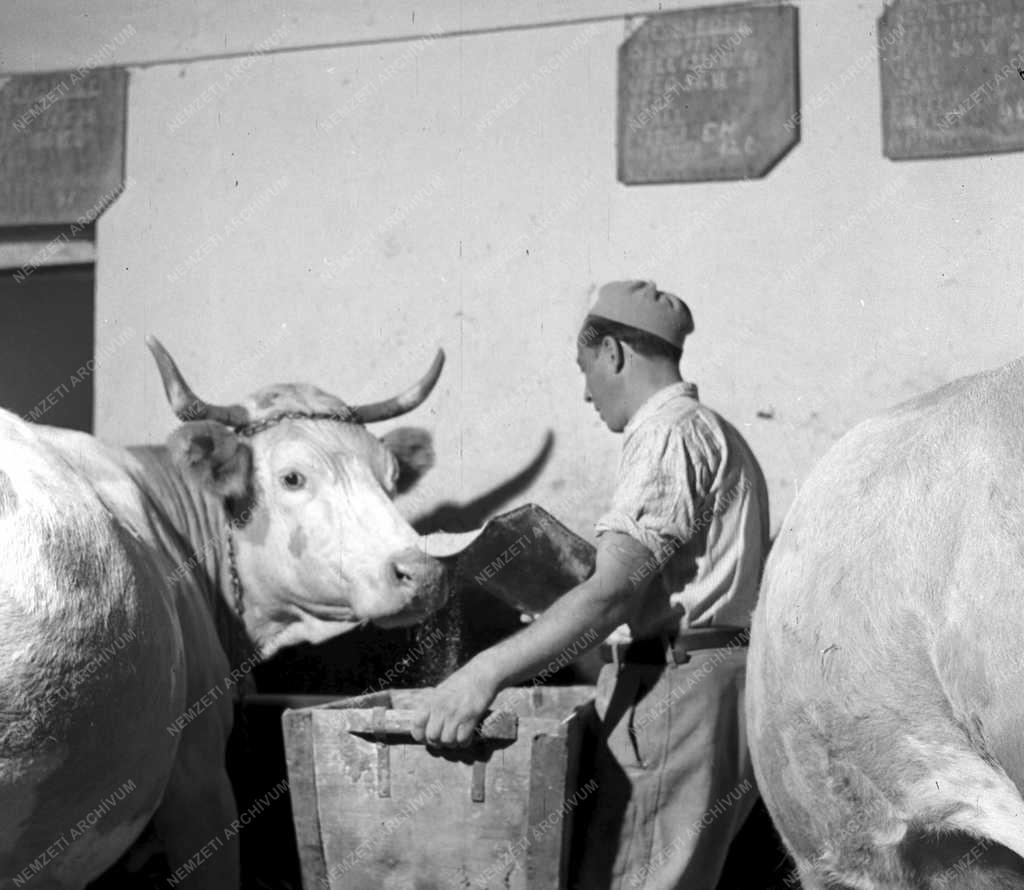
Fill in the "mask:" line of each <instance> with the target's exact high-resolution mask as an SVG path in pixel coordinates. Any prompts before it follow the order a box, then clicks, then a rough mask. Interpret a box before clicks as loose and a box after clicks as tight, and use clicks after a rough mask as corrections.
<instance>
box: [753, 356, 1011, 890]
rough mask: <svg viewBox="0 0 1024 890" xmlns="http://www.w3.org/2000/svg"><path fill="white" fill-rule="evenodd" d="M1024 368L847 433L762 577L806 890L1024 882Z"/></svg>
mask: <svg viewBox="0 0 1024 890" xmlns="http://www.w3.org/2000/svg"><path fill="white" fill-rule="evenodd" d="M1022 641H1024V364H1022V362H1021V361H1017V362H1014V363H1012V364H1011V365H1008V366H1006V367H1005V368H1002V369H999V370H997V371H993V372H989V373H985V374H979V375H977V376H974V377H970V378H965V379H963V380H959V381H956V382H955V383H953V384H950V385H948V386H946V387H943V388H941V389H939V390H937V391H936V392H933V393H930V394H928V395H925V396H923V397H921V398H918V399H916V400H914V401H911V402H909V403H907V404H905V405H902V406H900V407H898V408H896V409H894V410H892V411H890V412H889V413H887V414H885V415H883V416H881V417H878V418H875V419H873V420H870V421H867V422H865V423H863V424H861V425H860V426H858V427H856V428H855V429H854V430H853V431H851V432H850V433H849V434H847V435H846V436H845V437H844V438H843V439H842V440H841V441H840V442H838V443H837V444H836V446H835V447H834V448H833V449H832V450H831V451H830V452H829V454H828V455H826V457H825V458H824V459H823V460H822V461H821V463H820V464H819V465H818V466H817V467H816V468H815V470H814V472H813V473H812V474H811V476H810V478H809V479H808V480H807V482H806V484H805V485H804V486H803V487H802V488H801V490H800V493H799V495H798V497H797V499H796V501H795V503H794V504H793V507H792V509H791V510H790V512H789V514H788V515H787V517H786V519H785V521H784V523H783V529H782V530H781V532H780V535H779V538H778V540H777V541H776V543H775V546H774V549H773V551H772V554H771V556H770V558H769V561H768V563H767V565H766V568H765V577H764V582H763V586H762V591H761V601H760V604H759V606H758V608H757V611H756V614H755V617H754V625H753V631H752V641H751V647H750V657H749V663H748V706H747V707H748V718H749V734H750V745H751V751H752V755H753V759H754V764H755V767H756V772H757V777H758V782H759V784H760V788H761V792H762V794H763V795H764V798H765V801H766V803H767V805H768V808H769V810H770V812H771V813H772V816H773V818H774V820H775V822H776V825H777V827H778V828H779V831H780V833H781V834H782V836H783V838H784V840H785V841H786V844H787V846H788V847H789V849H790V851H791V852H792V854H793V856H794V858H795V860H796V862H797V865H798V868H799V871H800V876H801V878H802V880H803V882H804V886H805V887H809V888H831V890H840V888H864V890H882V888H886V890H903V888H936V890H937V888H947V887H948V888H953V887H957V888H960V887H969V888H983V887H984V888H990V887H991V888H996V887H1000V888H1020V887H1024V859H1022V858H1021V857H1024V798H1022V795H1021V789H1022V788H1024V705H1022V698H1021V695H1022V692H1021V690H1022V689H1024V658H1022V657H1021V648H1022Z"/></svg>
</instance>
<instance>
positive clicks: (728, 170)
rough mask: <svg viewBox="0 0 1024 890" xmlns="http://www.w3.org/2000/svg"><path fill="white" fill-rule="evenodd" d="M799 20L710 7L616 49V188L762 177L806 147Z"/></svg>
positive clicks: (653, 26) (783, 12) (774, 10)
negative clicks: (618, 185) (791, 153)
mask: <svg viewBox="0 0 1024 890" xmlns="http://www.w3.org/2000/svg"><path fill="white" fill-rule="evenodd" d="M796 47H797V11H796V8H795V7H792V6H785V5H779V6H765V7H752V6H736V5H730V6H707V7H701V8H700V9H690V10H685V11H681V12H672V13H666V14H663V15H655V16H651V17H650V18H648V19H647V20H646V21H645V22H644V23H643V24H642V25H641V26H640V27H639V28H638V29H637V31H636V32H635V33H634V34H632V35H631V36H630V37H629V39H628V40H626V42H625V43H623V44H622V46H620V47H619V122H618V129H619V134H618V154H619V158H618V166H619V180H620V181H621V182H624V183H627V184H635V183H649V182H692V181H699V180H708V179H743V178H747V177H759V176H764V175H765V174H766V173H767V172H768V171H769V170H770V169H771V168H772V167H773V166H774V165H775V163H776V162H777V161H778V160H779V159H780V158H781V157H782V156H783V155H784V154H785V153H786V152H787V151H789V149H790V148H792V147H793V145H795V144H796V143H797V141H799V139H800V119H799V114H798V113H797V105H798V97H797V84H798V80H797V50H796Z"/></svg>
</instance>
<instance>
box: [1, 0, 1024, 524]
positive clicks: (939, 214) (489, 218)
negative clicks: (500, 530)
mask: <svg viewBox="0 0 1024 890" xmlns="http://www.w3.org/2000/svg"><path fill="white" fill-rule="evenodd" d="M176 5H177V4H167V5H166V6H165V7H164V8H165V9H166V10H169V11H168V12H166V13H165V14H166V15H167V20H166V21H165V22H164V25H165V26H166V27H167V28H168V29H169V30H168V32H167V38H166V40H167V45H166V50H167V53H166V54H168V55H173V54H175V53H178V54H181V53H182V52H183V51H185V50H187V49H188V47H189V46H190V45H191V43H190V41H191V42H192V43H195V44H196V45H197V46H198V47H199V49H205V48H206V46H205V43H204V41H206V42H209V34H207V33H206V32H204V33H203V35H202V36H201V37H200V36H197V35H196V23H195V21H194V20H192V19H190V18H189V15H188V12H187V10H185V4H181V6H182V10H181V19H180V22H177V21H176V20H175V19H174V15H173V12H174V7H175V6H176ZM402 5H403V4H389V6H388V9H389V10H392V7H396V6H402ZM693 5H696V4H693ZM318 6H319V5H318ZM322 6H323V7H324V8H326V7H327V4H322ZM496 6H497V5H496V4H495V7H496ZM583 6H586V4H582V3H575V4H574V8H576V9H577V11H578V8H580V7H583ZM593 6H594V7H595V9H597V11H601V12H606V11H607V4H602V5H601V6H600V8H599V9H598V4H596V3H595V4H593ZM36 8H37V9H38V8H39V4H36ZM191 8H192V7H191V4H189V5H188V9H191ZM258 8H259V7H257V9H258ZM360 8H362V7H360ZM443 8H444V9H445V10H447V12H448V16H447V19H446V20H445V21H446V24H449V25H450V24H451V23H453V22H455V21H456V20H457V10H458V9H459V8H460V7H458V6H456V5H454V4H451V5H449V4H445V5H444V7H443ZM626 8H628V7H626V6H624V5H623V6H621V7H620V9H626ZM407 11H408V12H409V13H410V14H411V13H412V12H414V7H413V6H412V4H409V5H408V7H407ZM321 12H322V10H321ZM879 12H880V5H876V4H874V3H868V4H855V3H852V2H848V0H844V2H842V3H809V4H806V5H805V6H804V7H803V8H801V10H800V16H801V27H800V30H801V38H802V40H801V51H800V58H801V82H802V93H803V102H804V105H803V108H804V114H805V118H804V127H803V141H802V143H801V144H799V145H798V146H797V147H796V148H795V149H794V150H793V151H792V152H791V153H790V155H789V156H788V157H786V158H785V159H784V160H783V161H782V162H781V164H780V165H779V166H778V167H777V168H776V169H775V170H774V171H773V172H772V173H771V174H770V175H769V176H768V177H767V178H766V179H764V180H761V181H756V182H752V183H748V184H735V183H734V184H729V183H712V184H686V185H673V186H645V187H631V188H627V187H624V186H622V185H619V184H618V183H617V182H616V179H615V147H614V134H615V95H616V70H615V61H616V48H617V46H618V45H619V43H620V42H621V41H622V40H623V39H624V36H625V34H626V33H627V32H626V29H627V27H628V26H627V24H626V23H625V22H624V21H623V20H613V21H603V22H596V23H589V24H588V23H579V24H575V25H568V26H560V27H548V28H543V29H526V30H514V31H505V32H502V33H490V34H480V35H474V36H467V37H458V38H445V37H440V38H438V37H435V36H431V34H430V33H429V32H428V34H427V36H421V37H419V38H416V39H411V40H407V41H404V42H391V43H370V44H367V45H364V46H350V47H345V48H338V49H321V50H316V51H307V52H301V53H281V54H266V55H262V56H259V57H258V58H248V59H243V60H238V59H228V60H219V61H216V60H213V61H193V62H189V63H183V64H166V65H156V66H153V67H144V68H135V69H133V70H132V74H131V85H130V100H129V101H130V107H129V126H128V151H127V174H128V176H129V177H131V179H132V185H131V187H130V188H129V189H128V191H127V193H126V194H125V195H123V196H122V198H121V199H120V200H119V201H118V202H117V204H116V205H115V206H114V207H113V208H112V209H111V210H110V211H108V212H107V213H106V214H105V215H104V216H103V217H102V218H101V220H100V221H99V225H98V269H97V276H98V277H97V304H96V315H97V350H98V352H100V353H101V354H102V353H103V350H104V347H105V345H106V344H113V343H117V344H119V345H118V346H117V348H116V349H115V350H114V351H113V352H112V354H111V355H110V357H109V358H108V359H107V360H106V361H105V362H103V363H102V364H101V365H100V367H99V369H98V372H97V399H98V407H97V417H96V429H97V431H98V433H99V434H100V435H101V436H104V437H106V438H108V439H111V440H114V441H118V442H133V441H141V440H146V441H153V440H159V439H161V438H162V437H163V436H165V435H166V433H167V432H168V431H169V430H170V429H171V427H172V421H171V417H170V416H169V412H168V410H167V409H166V407H165V405H164V402H163V396H162V393H161V391H160V387H159V382H158V377H157V374H156V371H155V368H154V367H153V366H152V362H151V359H150V358H149V356H148V354H147V353H146V351H145V349H144V347H143V345H142V343H141V339H140V337H141V335H142V334H143V333H145V332H152V333H155V334H157V335H158V336H160V337H161V338H162V339H163V340H164V342H165V344H166V345H167V346H168V347H169V348H170V349H171V350H172V352H173V353H174V354H175V355H176V356H177V357H178V359H179V362H180V364H181V366H182V368H183V369H184V370H185V372H186V374H187V375H188V377H189V378H190V379H191V380H192V381H193V383H194V385H195V386H196V388H197V389H198V390H199V391H200V392H201V393H203V394H204V395H206V396H207V397H209V398H212V399H218V400H221V399H223V400H227V399H230V398H232V397H233V396H236V395H238V394H240V393H241V392H243V391H245V390H247V389H250V388H254V387H256V386H258V385H262V384H265V383H269V382H274V381H278V380H292V379H302V380H310V381H314V382H316V383H318V384H320V385H322V386H323V387H325V388H327V389H330V390H332V391H335V392H337V393H338V394H340V395H342V396H343V397H345V398H347V399H349V400H353V401H358V400H365V399H373V398H377V397H379V396H381V395H383V394H389V393H390V392H391V391H392V390H396V389H398V388H400V387H402V386H404V385H406V384H407V383H408V382H409V381H410V380H412V379H413V378H414V377H416V376H417V375H418V374H419V373H420V371H421V370H422V369H423V368H425V367H426V365H427V364H428V362H429V360H430V358H431V355H432V353H433V351H434V349H435V348H436V347H437V346H444V348H445V349H446V350H447V352H448V365H447V368H446V370H445V374H444V376H443V378H442V384H441V385H440V387H439V389H438V391H437V393H436V394H435V395H434V396H433V397H432V398H431V400H430V402H429V403H428V407H426V408H424V409H421V410H420V412H419V413H418V416H417V417H416V421H417V422H420V423H422V424H424V425H426V426H429V427H431V428H432V429H433V430H434V431H435V433H436V439H437V451H438V463H439V466H438V468H437V469H436V470H435V472H434V474H433V476H432V478H431V481H430V484H429V485H427V486H425V488H424V490H423V492H422V493H421V494H420V495H417V496H411V497H410V498H409V499H408V502H407V505H406V506H407V509H408V511H409V512H410V513H411V514H414V513H417V512H422V511H423V510H424V509H426V508H427V507H429V506H431V505H432V504H434V503H436V502H438V501H441V500H455V501H458V500H462V499H467V498H471V497H473V496H474V495H476V494H478V493H480V492H481V491H483V490H485V489H487V488H488V487H490V486H492V485H494V484H496V483H498V482H500V481H501V480H502V479H503V478H505V477H506V475H507V474H508V473H509V472H510V471H512V470H514V469H516V468H518V467H519V466H521V465H522V464H524V463H525V462H526V461H527V460H528V459H529V458H530V456H531V455H532V454H533V453H534V452H535V451H536V449H538V448H539V446H540V444H541V441H542V439H543V436H544V433H545V431H546V430H548V429H551V430H553V431H554V433H555V435H556V444H555V449H554V452H553V454H552V457H551V460H550V462H549V464H548V465H547V467H546V468H545V470H544V472H543V474H542V475H541V477H540V479H539V480H538V481H537V482H536V483H535V484H534V485H533V486H532V488H531V489H530V490H529V491H528V492H527V493H526V495H525V498H521V499H520V500H522V499H530V500H534V501H537V502H539V503H541V504H542V505H545V506H548V507H549V508H550V509H552V510H553V511H554V512H555V513H556V514H558V515H559V516H561V517H562V518H564V519H565V520H566V521H567V522H568V523H569V524H571V525H573V526H574V527H577V528H579V529H580V530H582V531H584V532H586V533H588V534H589V526H590V524H591V523H592V521H593V519H594V518H595V517H596V516H597V515H598V513H599V512H600V511H601V509H602V507H603V505H604V504H605V503H606V501H607V498H608V495H609V492H610V489H611V485H612V479H613V472H614V467H615V459H616V455H617V449H618V446H619V439H618V438H617V437H615V436H613V435H612V434H610V433H608V432H607V431H606V430H605V429H604V428H603V426H602V425H601V423H600V421H599V420H598V418H597V416H596V414H595V413H594V412H593V411H592V409H591V408H590V407H589V406H587V405H585V404H584V403H583V402H582V399H581V395H582V380H581V378H580V376H579V374H578V372H577V370H576V368H575V365H574V361H573V357H574V353H573V348H572V341H573V335H574V333H575V330H576V327H577V325H578V323H579V321H580V319H581V317H582V314H583V312H584V310H585V308H586V306H587V305H588V303H589V301H590V300H591V299H592V296H593V289H594V287H595V286H596V285H597V284H599V283H601V282H602V281H604V280H607V279H612V278H618V277H634V276H645V277H652V278H654V279H655V280H656V281H657V282H658V283H659V284H661V285H662V286H663V287H666V288H669V289H672V290H675V291H676V292H677V293H679V294H680V295H682V296H683V297H684V298H685V299H686V300H687V301H688V302H689V303H690V305H691V307H692V308H693V310H694V314H695V317H696V322H697V332H696V333H695V335H694V336H693V338H692V340H691V342H690V343H689V344H688V345H687V351H686V356H685V358H684V374H685V376H687V377H688V378H690V379H694V380H696V381H697V382H698V383H699V384H700V386H701V391H702V396H703V398H704V399H705V401H707V402H708V403H709V404H711V405H712V406H714V407H716V408H718V409H719V410H720V411H721V412H722V413H723V414H724V415H725V416H727V417H728V418H730V419H731V420H732V421H733V422H734V423H735V424H736V425H737V426H738V427H739V428H740V429H741V430H742V431H743V432H744V433H745V434H746V435H747V437H748V438H749V440H750V442H751V443H752V445H753V447H754V449H755V451H756V452H757V454H758V456H759V457H760V459H761V462H762V464H763V466H764V468H765V470H766V473H767V475H768V477H769V480H770V486H771V494H772V498H773V504H772V507H773V525H774V526H776V527H777V525H778V523H779V521H780V518H781V516H782V513H783V511H784V509H785V508H786V507H787V505H788V504H789V502H790V500H791V498H792V496H793V494H794V491H795V489H796V488H797V487H798V486H799V484H800V481H801V480H802V479H803V478H805V477H806V475H807V473H808V471H809V470H810V468H811V466H812V465H813V463H814V461H815V460H816V459H817V458H818V457H820V456H821V455H822V454H823V453H824V451H825V450H826V449H827V448H828V446H829V444H830V443H831V442H832V441H834V439H835V438H836V437H838V436H839V435H840V434H841V433H842V432H843V431H844V430H846V429H847V428H848V427H849V426H850V425H851V424H853V423H855V422H856V421H858V420H859V419H861V418H863V417H865V416H867V415H869V414H871V413H873V412H876V411H878V410H880V409H881V408H882V407H884V406H886V405H889V404H891V403H893V402H896V401H899V400H902V399H905V398H907V397H909V396H912V395H913V394H915V393H917V392H920V391H922V390H925V389H928V388H930V387H932V386H934V385H936V384H938V383H940V382H942V381H945V380H947V379H949V378H951V377H954V376H957V375H960V374H963V373H966V372H969V371H972V370H975V369H979V368H984V367H988V366H991V365H994V364H998V363H1000V362H1002V361H1004V360H1006V359H1008V358H1010V357H1012V356H1014V355H1015V354H1017V353H1018V352H1019V351H1020V346H1019V343H1020V337H1021V322H1022V308H1021V282H1022V252H1021V250H1020V247H1019V244H1020V236H1019V226H1018V225H1017V223H1018V221H1019V208H1020V207H1021V205H1022V199H1024V176H1022V175H1021V174H1022V171H1024V156H1022V155H1020V154H1007V155H1002V156H992V157H979V158H970V159H963V160H944V161H928V162H915V163H907V162H904V163H893V162H891V161H888V160H886V159H885V158H883V157H882V154H881V147H880V126H879V84H878V72H877V64H876V63H875V61H874V60H873V56H872V54H873V52H874V46H875V18H876V16H877V14H878V13H879ZM148 14H152V13H148ZM129 20H130V19H126V20H125V21H129ZM397 20H398V19H397V16H396V18H395V21H397ZM403 20H404V19H403ZM322 22H323V16H322V15H321V16H319V17H311V18H309V19H308V20H306V21H305V22H302V21H296V20H295V19H294V18H289V19H282V17H281V16H280V14H279V13H276V12H273V11H271V10H270V9H269V8H268V9H267V10H266V11H265V12H264V13H259V12H257V13H253V14H252V16H248V17H247V18H246V21H245V23H244V25H240V26H239V27H240V28H243V30H244V33H245V39H246V41H248V45H253V44H255V43H258V42H260V41H261V40H262V41H263V42H264V45H265V46H272V45H276V44H274V43H272V42H271V43H267V41H274V40H275V39H276V40H277V43H281V42H282V41H283V40H284V39H285V38H284V37H283V36H281V34H282V32H281V31H280V29H281V28H283V27H286V28H287V29H288V30H287V41H289V42H291V43H295V42H299V43H302V42H306V43H317V42H320V40H321V39H323V33H324V29H323V25H322ZM122 24H123V22H122ZM374 27H375V28H377V29H378V30H380V26H379V21H378V22H377V23H376V24H374ZM396 28H397V26H396ZM115 30H116V29H115ZM396 33H397V30H396ZM275 34H277V35H279V36H278V37H277V38H275V36H274V35H275ZM260 35H262V36H260ZM143 36H145V37H146V39H147V40H149V41H150V43H152V41H153V39H154V38H153V37H152V35H150V34H149V33H148V31H147V32H146V34H145V35H143ZM377 36H380V35H377ZM141 39H142V38H141V37H140V40H141ZM226 41H227V38H225V42H226ZM16 44H17V41H11V45H12V46H14V45H16ZM199 44H202V46H199ZM139 45H140V46H141V44H139ZM148 45H149V44H147V46H148ZM158 49H159V47H157V48H156V49H153V50H152V52H153V54H154V55H159V53H158V52H157V50H158ZM125 52H127V50H125ZM865 54H867V55H868V57H869V61H868V63H865ZM128 58H131V56H130V55H129V57H128ZM46 62H47V59H46V58H45V57H41V58H39V59H37V60H36V62H35V64H37V65H38V67H41V68H42V67H46ZM8 64H11V65H12V67H17V66H16V65H14V64H13V63H10V62H9V63H8ZM50 67H53V66H50ZM125 330H129V331H130V332H131V333H132V334H133V335H135V336H134V337H133V338H129V339H128V341H127V342H126V343H124V339H125V338H124V336H123V335H124V332H125ZM122 343H123V345H120V344H122ZM758 412H761V413H763V414H766V415H768V417H760V416H758Z"/></svg>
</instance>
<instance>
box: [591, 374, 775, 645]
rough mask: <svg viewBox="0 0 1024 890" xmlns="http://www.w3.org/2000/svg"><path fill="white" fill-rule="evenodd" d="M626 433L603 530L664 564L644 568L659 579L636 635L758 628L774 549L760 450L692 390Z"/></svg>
mask: <svg viewBox="0 0 1024 890" xmlns="http://www.w3.org/2000/svg"><path fill="white" fill-rule="evenodd" d="M623 434H624V436H625V440H624V441H623V444H622V456H621V459H620V462H619V472H618V486H617V488H616V490H615V494H614V496H613V498H612V505H611V508H610V509H609V510H608V512H607V513H605V514H604V515H603V516H602V517H601V518H600V519H599V520H598V522H597V524H596V531H597V534H598V536H600V535H601V534H602V533H604V532H608V531H616V532H623V533H625V534H627V535H630V536H631V537H633V538H635V539H636V540H638V541H640V543H642V544H643V545H645V546H646V547H647V548H648V549H649V550H650V551H651V553H652V554H653V555H654V557H655V560H654V561H652V562H651V563H650V564H649V565H647V566H645V567H644V568H643V569H641V572H643V573H644V574H645V575H646V574H658V575H659V577H656V578H655V579H654V580H653V581H652V582H651V583H650V585H649V586H648V588H647V591H646V592H645V593H644V602H643V603H642V605H641V606H640V607H639V608H638V610H637V612H636V613H635V616H634V618H633V619H632V620H631V621H630V622H629V628H630V631H631V633H632V636H633V637H634V638H636V639H640V638H646V637H657V636H659V635H660V634H664V633H674V632H675V631H676V630H678V629H682V628H686V627H714V626H734V627H748V626H749V625H750V613H751V611H753V608H754V605H755V603H756V601H757V590H758V586H759V584H760V580H761V569H762V566H763V563H764V559H765V556H766V555H767V552H768V544H769V537H768V535H769V527H768V490H767V486H766V485H765V481H764V475H763V473H762V472H761V468H760V466H759V465H758V463H757V459H756V458H755V457H754V455H753V452H751V450H750V447H749V446H748V445H747V443H746V442H745V441H744V439H743V437H742V436H741V435H740V434H739V432H738V431H737V430H736V429H735V428H734V427H732V426H731V425H730V424H729V423H727V422H726V421H725V420H723V419H722V418H721V417H719V416H718V415H717V414H716V413H715V412H714V411H712V410H711V409H710V408H707V407H705V406H704V405H702V404H700V402H699V401H698V400H697V387H696V386H695V385H694V384H692V383H686V382H683V383H675V384H671V385H670V386H666V387H665V388H664V389H661V390H659V391H658V392H656V393H655V394H654V395H652V396H651V397H650V398H649V399H648V400H647V401H646V402H644V404H643V405H642V406H641V407H640V409H639V410H638V411H637V412H636V414H634V415H633V417H632V418H631V419H630V421H629V423H628V424H627V425H626V428H625V429H624V430H623ZM615 637H616V639H618V638H620V635H619V634H616V635H615Z"/></svg>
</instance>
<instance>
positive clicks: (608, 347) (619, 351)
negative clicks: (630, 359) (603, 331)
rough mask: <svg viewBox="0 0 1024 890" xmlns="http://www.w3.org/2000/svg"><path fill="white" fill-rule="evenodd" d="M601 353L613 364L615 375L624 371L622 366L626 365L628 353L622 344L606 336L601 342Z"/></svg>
mask: <svg viewBox="0 0 1024 890" xmlns="http://www.w3.org/2000/svg"><path fill="white" fill-rule="evenodd" d="M601 351H602V352H603V353H604V355H605V357H606V358H607V359H608V361H609V362H610V363H611V366H612V369H613V370H614V371H615V373H618V372H619V371H621V370H622V366H623V365H624V364H625V363H626V351H625V350H624V349H623V348H622V343H620V342H619V341H618V340H616V339H615V338H614V337H610V336H605V338H604V339H603V340H602V341H601Z"/></svg>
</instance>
